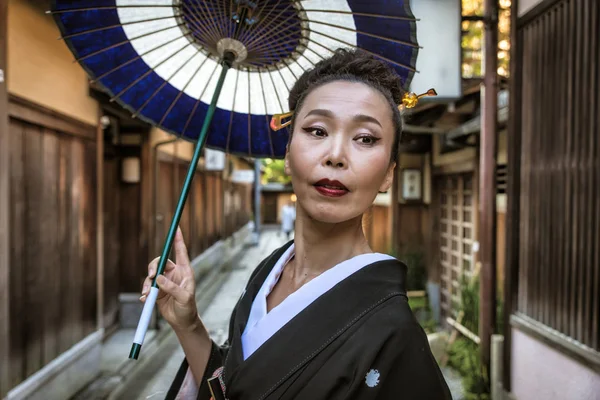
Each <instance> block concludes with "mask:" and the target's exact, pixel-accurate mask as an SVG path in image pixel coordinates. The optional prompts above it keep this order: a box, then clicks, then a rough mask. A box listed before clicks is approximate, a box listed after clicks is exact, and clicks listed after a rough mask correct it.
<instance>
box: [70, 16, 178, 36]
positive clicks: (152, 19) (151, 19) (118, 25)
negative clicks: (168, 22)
mask: <svg viewBox="0 0 600 400" xmlns="http://www.w3.org/2000/svg"><path fill="white" fill-rule="evenodd" d="M172 18H173V17H172V16H170V15H169V16H166V17H156V18H148V19H142V20H139V21H131V22H123V23H121V24H114V25H109V26H103V27H102V28H94V29H90V30H87V31H82V32H77V33H72V34H69V35H64V36H60V37H58V40H65V39H71V38H74V37H77V36H81V35H87V34H88V33H96V32H102V31H107V30H109V29H114V28H120V27H122V26H126V25H133V24H141V23H143V22H154V21H161V20H164V19H172Z"/></svg>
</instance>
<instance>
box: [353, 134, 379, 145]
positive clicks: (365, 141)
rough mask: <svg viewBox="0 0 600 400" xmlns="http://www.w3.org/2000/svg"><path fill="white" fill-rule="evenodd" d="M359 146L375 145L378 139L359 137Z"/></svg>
mask: <svg viewBox="0 0 600 400" xmlns="http://www.w3.org/2000/svg"><path fill="white" fill-rule="evenodd" d="M357 140H358V141H359V142H360V143H361V144H375V142H377V141H378V140H379V139H377V138H376V137H373V136H361V137H359V138H358V139H357Z"/></svg>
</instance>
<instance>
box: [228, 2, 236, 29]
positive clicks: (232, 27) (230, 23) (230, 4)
mask: <svg viewBox="0 0 600 400" xmlns="http://www.w3.org/2000/svg"><path fill="white" fill-rule="evenodd" d="M229 15H233V0H229ZM233 32H235V24H234V22H233V18H229V32H227V37H230V36H231V35H233Z"/></svg>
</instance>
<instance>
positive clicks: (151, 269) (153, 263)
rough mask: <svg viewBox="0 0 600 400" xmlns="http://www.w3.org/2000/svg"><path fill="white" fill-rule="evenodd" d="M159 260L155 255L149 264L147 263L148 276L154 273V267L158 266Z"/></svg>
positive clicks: (152, 275)
mask: <svg viewBox="0 0 600 400" xmlns="http://www.w3.org/2000/svg"><path fill="white" fill-rule="evenodd" d="M159 260H160V257H156V258H155V259H154V260H152V261H150V264H148V276H149V277H150V278H152V277H154V274H155V273H156V268H157V267H158V261H159Z"/></svg>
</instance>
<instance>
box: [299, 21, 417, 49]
mask: <svg viewBox="0 0 600 400" xmlns="http://www.w3.org/2000/svg"><path fill="white" fill-rule="evenodd" d="M301 21H303V22H308V23H311V24H319V25H325V26H330V27H332V28H336V29H341V30H344V31H349V32H354V33H360V34H361V35H365V36H369V37H372V38H376V39H381V40H385V41H388V42H392V43H396V44H401V45H403V46H409V47H414V48H417V49H419V48H421V47H420V46H419V45H418V44H416V43H411V42H405V41H403V40H397V39H392V38H388V37H385V36H381V35H375V34H373V33H368V32H364V31H359V30H358V29H352V28H348V27H347V26H342V25H336V24H330V23H329V22H323V21H315V20H309V19H301Z"/></svg>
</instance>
